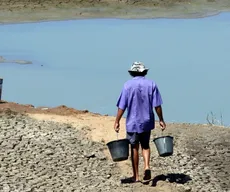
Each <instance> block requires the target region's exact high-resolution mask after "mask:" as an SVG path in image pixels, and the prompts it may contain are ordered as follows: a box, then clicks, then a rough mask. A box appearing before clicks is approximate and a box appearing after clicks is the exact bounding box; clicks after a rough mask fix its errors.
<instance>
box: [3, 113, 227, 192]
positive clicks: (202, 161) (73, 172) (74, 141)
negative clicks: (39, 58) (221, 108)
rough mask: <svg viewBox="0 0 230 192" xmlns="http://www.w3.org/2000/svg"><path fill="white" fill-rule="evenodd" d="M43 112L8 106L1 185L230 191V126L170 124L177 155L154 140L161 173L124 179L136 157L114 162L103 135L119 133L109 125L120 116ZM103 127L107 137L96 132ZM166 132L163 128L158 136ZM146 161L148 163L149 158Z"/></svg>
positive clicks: (66, 191)
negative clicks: (160, 151) (162, 153)
mask: <svg viewBox="0 0 230 192" xmlns="http://www.w3.org/2000/svg"><path fill="white" fill-rule="evenodd" d="M39 115H40V114H33V115H31V117H29V116H26V115H22V114H19V113H15V112H12V111H8V112H4V113H1V115H0V191H3V192H10V191H12V192H13V191H14V192H32V191H34V192H36V191H39V192H40V191H44V192H45V191H46V192H51V191H57V192H59V191H63V192H72V191H76V192H77V191H153V192H154V191H161V192H166V191H167V192H170V191H172V192H176V191H178V192H180V191H181V192H183V191H184V192H185V191H194V192H201V191H210V192H214V191H216V192H228V191H230V177H229V176H230V165H229V162H230V149H229V146H230V131H229V130H230V129H228V128H221V127H209V126H202V125H188V124H169V125H168V131H167V134H170V135H172V136H174V141H175V148H174V149H175V151H174V155H173V156H171V157H168V158H160V157H159V156H158V155H157V151H156V149H155V146H154V145H153V144H151V148H152V154H151V167H152V175H153V178H154V179H153V180H152V181H150V182H149V183H145V184H141V183H138V184H121V182H120V179H121V178H124V177H125V176H130V175H129V174H130V173H131V172H130V171H131V166H130V161H125V162H120V163H114V162H112V160H111V157H110V156H109V155H108V150H107V147H106V145H105V143H103V141H108V140H111V138H110V137H109V136H111V134H112V133H111V132H110V131H112V129H111V130H110V131H109V130H108V129H107V130H105V128H106V127H107V126H110V123H112V122H113V118H112V117H106V116H100V115H92V114H80V115H76V116H74V117H71V118H70V117H67V116H61V115H59V116H57V115H48V114H43V115H40V116H39ZM32 117H33V118H32ZM45 117H46V118H45ZM52 117H53V118H52ZM57 117H58V118H59V120H57ZM35 118H36V119H35ZM95 118H96V119H97V121H95ZM92 124H94V126H95V127H97V128H98V130H96V129H94V128H93V127H92ZM107 128H108V127H107ZM95 131H97V133H98V132H99V133H100V134H101V136H100V134H99V133H98V134H99V135H97V137H98V138H99V137H101V138H100V140H101V141H100V142H99V139H98V141H95V139H93V135H94V136H95V135H96V132H95ZM159 134H160V132H159V129H156V130H155V131H154V132H153V133H152V139H153V138H154V137H156V136H157V135H159ZM140 164H141V165H140V168H142V166H143V160H142V159H141V162H140Z"/></svg>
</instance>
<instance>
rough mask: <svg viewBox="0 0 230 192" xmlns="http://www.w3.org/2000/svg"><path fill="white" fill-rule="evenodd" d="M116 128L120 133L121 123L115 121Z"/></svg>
mask: <svg viewBox="0 0 230 192" xmlns="http://www.w3.org/2000/svg"><path fill="white" fill-rule="evenodd" d="M114 130H115V131H116V132H117V133H118V132H119V130H120V123H119V122H115V123H114Z"/></svg>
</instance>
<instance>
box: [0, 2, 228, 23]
mask: <svg viewBox="0 0 230 192" xmlns="http://www.w3.org/2000/svg"><path fill="white" fill-rule="evenodd" d="M20 1H22V0H19V1H17V2H16V3H14V4H10V1H9V2H8V4H7V5H6V4H5V5H4V4H3V6H2V7H1V3H0V25H7V24H27V23H40V22H54V21H71V20H84V19H121V20H135V19H138V20H141V19H199V18H206V17H212V16H215V15H219V14H221V13H224V12H230V2H227V1H226V0H223V1H221V2H215V1H214V2H210V1H209V0H204V1H202V2H200V1H197V0H195V1H192V2H190V1H189V0H185V1H184V2H183V3H181V2H178V1H177V0H174V1H175V2H174V1H169V2H168V0H163V1H159V2H158V4H159V5H156V6H155V4H152V3H150V4H149V3H146V2H145V1H142V3H139V4H137V5H136V4H135V5H131V4H130V3H125V2H122V3H116V2H115V3H114V2H113V3H110V2H107V4H104V3H99V2H96V3H93V2H91V3H89V2H87V3H84V1H82V2H83V3H79V2H78V3H76V2H75V4H73V2H72V0H70V3H65V4H60V2H59V4H58V2H57V3H55V2H52V1H51V2H50V3H48V1H47V2H44V3H40V2H35V3H31V4H28V5H26V4H25V2H23V1H22V2H20ZM85 1H86V0H85ZM155 1H158V0H155ZM155 1H154V2H155ZM137 2H139V1H137ZM161 2H164V4H163V5H161ZM170 2H173V3H170ZM39 3H40V4H39Z"/></svg>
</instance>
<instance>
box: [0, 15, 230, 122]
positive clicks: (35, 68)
mask: <svg viewBox="0 0 230 192" xmlns="http://www.w3.org/2000/svg"><path fill="white" fill-rule="evenodd" d="M0 36H1V45H0V56H3V57H4V58H6V59H7V60H15V59H20V60H28V61H32V62H33V64H32V65H16V64H9V63H8V64H2V63H1V64H0V76H1V77H3V78H4V87H3V89H4V90H3V99H6V100H10V101H15V102H19V103H32V104H34V105H35V106H38V105H43V106H44V105H47V106H56V105H61V104H65V105H67V106H71V107H75V108H78V109H88V110H90V111H94V112H99V113H102V114H110V115H115V114H116V106H115V104H116V100H117V97H118V95H119V93H120V91H121V88H122V85H123V83H124V82H125V81H126V80H128V79H129V78H130V77H129V75H128V73H127V70H128V68H129V67H130V65H131V64H132V62H133V61H136V60H137V61H143V62H144V63H145V64H146V66H148V67H149V68H150V71H149V74H148V78H152V79H154V80H155V81H156V82H157V84H158V86H159V88H160V91H161V93H162V96H163V100H164V105H163V109H164V112H165V119H166V120H167V121H170V122H172V121H177V122H185V121H186V122H191V123H206V116H207V114H208V113H209V112H210V111H213V112H214V113H216V115H217V117H216V118H217V119H218V118H220V113H222V115H223V121H224V123H225V124H230V120H229V119H227V117H228V116H229V115H230V110H229V108H228V106H230V100H229V98H230V91H229V90H228V82H229V81H230V76H229V70H230V64H229V63H230V57H229V53H228V52H229V50H230V14H229V13H223V14H221V15H218V16H214V17H208V18H203V19H188V20H185V19H153V20H149V19H146V20H119V19H92V20H75V21H59V22H43V23H30V24H28V23H27V24H13V25H1V26H0Z"/></svg>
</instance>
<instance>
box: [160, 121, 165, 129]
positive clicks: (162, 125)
mask: <svg viewBox="0 0 230 192" xmlns="http://www.w3.org/2000/svg"><path fill="white" fill-rule="evenodd" d="M159 124H160V126H161V129H162V131H164V130H165V128H166V124H165V122H164V121H160V122H159Z"/></svg>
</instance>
